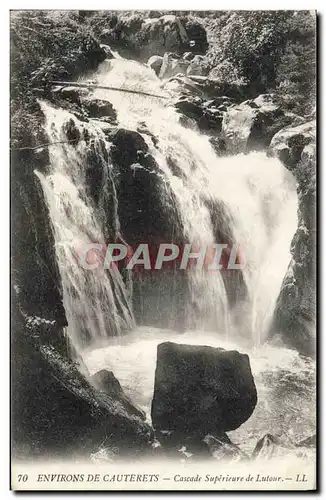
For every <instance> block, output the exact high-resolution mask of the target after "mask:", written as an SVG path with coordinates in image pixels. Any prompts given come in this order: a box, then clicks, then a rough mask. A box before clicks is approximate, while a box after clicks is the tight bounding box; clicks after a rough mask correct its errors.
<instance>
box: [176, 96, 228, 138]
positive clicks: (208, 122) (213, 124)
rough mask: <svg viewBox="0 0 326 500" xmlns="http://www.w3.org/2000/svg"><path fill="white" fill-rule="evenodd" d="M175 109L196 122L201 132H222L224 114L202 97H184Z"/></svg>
mask: <svg viewBox="0 0 326 500" xmlns="http://www.w3.org/2000/svg"><path fill="white" fill-rule="evenodd" d="M175 107H176V109H177V110H178V111H179V112H180V113H182V114H183V115H185V116H187V117H188V118H191V119H193V120H195V122H196V124H197V125H198V128H199V129H200V130H203V131H209V130H214V131H217V132H220V131H221V128H222V120H223V113H222V112H221V111H220V110H218V109H217V108H216V107H214V106H212V105H211V102H209V101H207V102H206V101H205V100H203V99H202V98H200V97H192V98H191V97H184V98H182V99H180V100H179V101H178V102H176V103H175Z"/></svg>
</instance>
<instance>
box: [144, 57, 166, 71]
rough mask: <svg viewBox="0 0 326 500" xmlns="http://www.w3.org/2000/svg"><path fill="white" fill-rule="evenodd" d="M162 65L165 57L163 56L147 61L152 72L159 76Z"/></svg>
mask: <svg viewBox="0 0 326 500" xmlns="http://www.w3.org/2000/svg"><path fill="white" fill-rule="evenodd" d="M162 64H163V57H162V56H152V57H150V58H149V59H148V61H147V65H148V66H149V67H150V68H152V70H153V71H155V73H156V74H157V75H159V73H160V71H161V67H162Z"/></svg>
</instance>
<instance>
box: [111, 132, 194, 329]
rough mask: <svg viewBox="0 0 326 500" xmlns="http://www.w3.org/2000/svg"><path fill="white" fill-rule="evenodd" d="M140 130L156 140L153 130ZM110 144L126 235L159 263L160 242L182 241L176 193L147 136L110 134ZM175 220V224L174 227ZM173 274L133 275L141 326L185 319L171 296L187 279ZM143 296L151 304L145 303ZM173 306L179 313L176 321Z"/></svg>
mask: <svg viewBox="0 0 326 500" xmlns="http://www.w3.org/2000/svg"><path fill="white" fill-rule="evenodd" d="M140 125H141V124H140ZM140 129H141V130H142V132H143V133H144V134H146V135H147V136H149V137H150V140H152V141H153V136H152V135H151V134H150V131H149V130H144V128H142V127H140ZM110 140H111V141H112V143H113V146H112V147H111V151H110V156H111V161H112V164H113V175H114V182H115V186H116V195H117V202H118V203H117V213H118V217H119V221H120V233H121V236H122V237H123V239H124V240H125V241H126V242H127V243H128V245H130V246H131V247H133V248H136V247H137V246H138V245H139V244H144V243H146V244H148V245H149V252H150V258H151V259H152V262H154V261H155V259H156V255H157V252H158V249H159V244H160V243H170V242H171V243H173V242H174V243H176V244H180V243H182V242H183V236H182V234H183V233H182V225H181V220H180V219H179V214H178V210H177V203H176V200H175V197H174V194H173V192H172V190H171V188H170V186H169V185H168V184H167V183H165V182H164V176H163V175H162V172H161V170H160V167H159V165H158V164H157V162H156V161H155V159H154V158H153V156H152V155H150V154H149V152H148V149H149V147H148V145H147V143H146V141H145V139H144V137H143V136H142V135H140V134H139V133H137V132H135V131H130V130H125V129H118V130H116V131H114V132H113V133H112V134H111V135H110ZM154 141H155V138H154ZM155 142H156V141H155ZM171 221H173V222H174V223H173V224H171ZM171 273H173V269H172V270H167V273H162V272H159V273H157V274H155V273H153V272H152V271H144V270H142V274H141V276H140V277H139V275H138V274H136V273H135V272H134V279H133V310H134V315H135V318H136V319H137V321H138V322H139V323H141V324H147V325H151V324H153V325H155V324H156V325H157V324H158V323H160V324H162V325H163V324H164V326H166V327H167V326H168V325H167V324H166V323H164V322H166V321H167V320H168V319H169V318H174V317H175V316H177V317H179V316H180V315H181V316H183V315H184V312H183V309H182V308H181V307H178V306H177V305H176V302H178V300H179V299H177V301H176V300H173V299H172V297H173V293H177V292H176V290H179V287H180V297H181V295H182V293H181V288H182V289H183V287H184V281H185V279H184V276H183V274H182V273H176V275H175V276H173V275H172V276H171ZM179 274H180V276H178V275H179ZM138 278H140V279H138ZM176 282H177V283H176ZM182 296H183V295H182ZM144 297H146V299H145V301H146V304H144V303H143V301H144ZM180 300H181V299H180ZM178 304H179V302H178ZM172 307H174V309H177V310H176V313H175V316H174V314H173V313H172ZM173 321H174V320H173ZM176 321H177V320H176ZM170 326H171V325H170Z"/></svg>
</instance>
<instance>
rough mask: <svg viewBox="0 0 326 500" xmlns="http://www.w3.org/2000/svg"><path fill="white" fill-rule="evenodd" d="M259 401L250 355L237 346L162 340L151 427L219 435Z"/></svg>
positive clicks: (158, 358)
mask: <svg viewBox="0 0 326 500" xmlns="http://www.w3.org/2000/svg"><path fill="white" fill-rule="evenodd" d="M256 403H257V392H256V387H255V383H254V380H253V377H252V373H251V369H250V363H249V358H248V356H247V355H244V354H240V353H238V352H237V351H225V350H224V349H216V348H213V347H207V346H190V345H182V344H174V343H172V342H165V343H163V344H160V345H159V346H158V349H157V365H156V372H155V388H154V397H153V401H152V422H153V426H154V428H155V430H161V429H165V430H169V431H177V432H180V433H184V434H186V435H188V436H189V435H197V436H199V437H200V436H201V437H202V438H203V437H205V436H206V435H207V434H213V435H214V434H215V435H221V434H223V433H224V432H225V431H228V430H233V429H236V428H237V427H239V426H240V425H241V424H242V423H243V422H245V421H246V420H247V419H248V418H249V417H250V415H251V414H252V412H253V410H254V408H255V406H256Z"/></svg>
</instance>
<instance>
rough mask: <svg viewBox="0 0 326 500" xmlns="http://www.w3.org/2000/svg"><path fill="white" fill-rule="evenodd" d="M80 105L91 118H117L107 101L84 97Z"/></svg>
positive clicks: (110, 119)
mask: <svg viewBox="0 0 326 500" xmlns="http://www.w3.org/2000/svg"><path fill="white" fill-rule="evenodd" d="M82 105H83V107H84V109H85V110H86V111H87V112H88V114H89V116H90V117H91V118H101V119H102V118H106V119H108V120H109V121H110V122H115V121H116V119H117V113H116V111H115V109H114V107H113V106H112V104H111V103H110V102H109V101H103V100H101V99H92V98H84V99H83V100H82Z"/></svg>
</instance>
